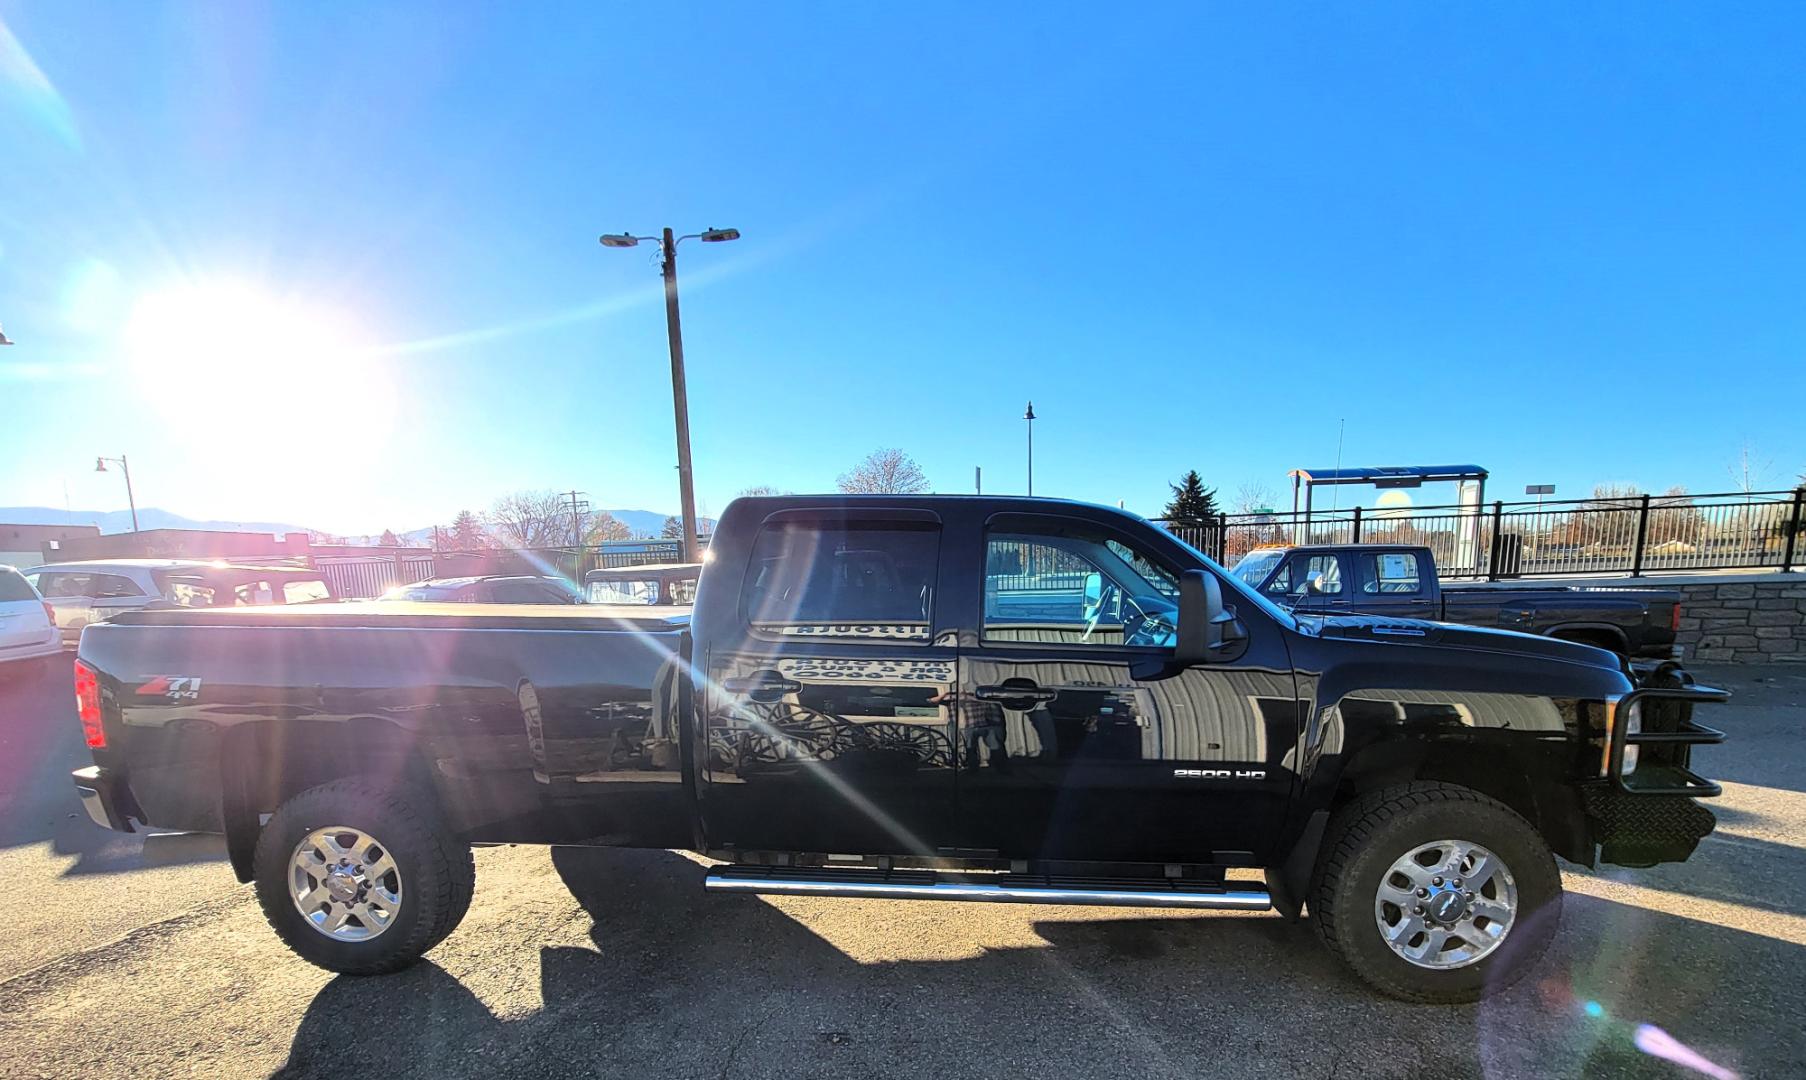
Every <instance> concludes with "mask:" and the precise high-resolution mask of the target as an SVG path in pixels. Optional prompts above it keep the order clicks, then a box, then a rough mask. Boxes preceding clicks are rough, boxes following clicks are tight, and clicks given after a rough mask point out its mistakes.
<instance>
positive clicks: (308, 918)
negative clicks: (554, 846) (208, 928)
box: [253, 779, 476, 975]
mask: <svg viewBox="0 0 1806 1080" xmlns="http://www.w3.org/2000/svg"><path fill="white" fill-rule="evenodd" d="M436 809H437V808H436V807H434V805H433V802H432V800H431V798H430V796H426V795H424V794H423V793H420V792H416V791H409V790H405V789H404V790H403V791H399V792H397V791H392V790H388V789H387V788H385V787H382V786H379V785H377V784H375V783H372V782H370V781H367V780H360V779H347V780H335V781H333V782H331V783H328V784H322V785H320V786H319V787H314V788H309V789H308V790H306V791H303V792H301V793H300V794H298V795H296V796H294V797H293V798H291V799H289V800H288V801H286V802H284V803H283V804H282V805H281V806H279V807H277V808H276V813H275V814H273V815H272V816H271V817H270V820H269V822H268V824H266V825H265V826H264V827H263V830H262V832H261V833H260V834H259V835H258V838H257V850H256V854H255V857H254V860H253V875H254V879H255V881H256V887H257V902H258V903H259V904H260V905H261V906H262V908H263V914H264V918H266V919H268V920H269V923H270V926H271V928H272V929H274V930H275V931H276V935H277V936H278V937H280V938H281V939H282V940H283V943H284V944H286V945H287V946H288V947H289V948H290V949H293V950H294V951H295V953H296V955H298V956H300V957H301V958H302V959H303V960H306V961H307V962H308V963H310V964H314V965H317V966H319V967H323V968H325V969H326V970H328V971H336V972H339V973H341V974H346V975H377V974H382V973H385V972H390V971H399V970H400V969H402V968H404V967H407V966H408V965H409V964H412V963H414V962H415V961H416V960H418V959H420V957H421V956H423V955H424V954H425V953H426V952H427V950H429V949H431V948H432V947H433V946H435V945H437V944H439V942H441V941H443V940H444V939H445V937H446V936H447V935H448V934H450V933H451V932H452V931H453V930H454V929H456V928H457V925H458V923H459V922H461V921H462V920H463V918H464V913H465V912H466V911H468V910H469V908H470V898H471V893H472V891H473V889H474V887H475V882H476V865H475V863H474V862H473V861H472V859H471V855H470V846H469V845H468V844H466V843H464V842H463V841H461V840H459V839H458V838H457V837H455V836H454V835H452V833H451V832H450V830H449V829H447V828H446V827H445V826H444V824H443V822H442V821H441V820H440V818H439V815H438V814H437V813H436Z"/></svg>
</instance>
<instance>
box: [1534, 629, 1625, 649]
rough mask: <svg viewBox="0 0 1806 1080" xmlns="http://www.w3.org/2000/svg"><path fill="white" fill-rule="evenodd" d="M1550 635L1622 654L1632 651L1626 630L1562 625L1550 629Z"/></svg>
mask: <svg viewBox="0 0 1806 1080" xmlns="http://www.w3.org/2000/svg"><path fill="white" fill-rule="evenodd" d="M1549 636H1550V637H1552V638H1555V639H1557V640H1560V641H1572V642H1575V643H1576V644H1579V645H1591V646H1593V647H1594V648H1596V649H1604V650H1606V651H1607V652H1615V653H1617V654H1618V655H1620V656H1624V655H1628V654H1629V652H1630V639H1629V638H1627V637H1626V636H1625V634H1624V631H1622V630H1617V629H1612V628H1608V627H1603V626H1574V627H1560V628H1558V629H1555V630H1551V631H1549Z"/></svg>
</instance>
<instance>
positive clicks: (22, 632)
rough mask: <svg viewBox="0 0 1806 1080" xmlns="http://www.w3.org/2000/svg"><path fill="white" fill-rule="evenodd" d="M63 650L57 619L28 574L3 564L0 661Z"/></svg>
mask: <svg viewBox="0 0 1806 1080" xmlns="http://www.w3.org/2000/svg"><path fill="white" fill-rule="evenodd" d="M62 651H63V638H62V635H61V634H60V633H59V632H58V631H57V628H56V618H55V616H54V614H53V613H52V612H51V610H50V605H49V604H48V603H46V602H45V600H44V598H43V597H42V596H39V595H38V591H37V590H36V589H34V588H32V587H31V582H29V581H27V580H26V579H25V575H23V574H21V573H19V572H18V571H17V570H15V569H13V568H12V567H10V566H0V664H11V663H14V662H15V661H25V660H36V659H38V658H40V657H45V656H55V655H57V654H58V653H60V652H62Z"/></svg>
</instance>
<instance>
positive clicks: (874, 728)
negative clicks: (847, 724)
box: [853, 721, 952, 766]
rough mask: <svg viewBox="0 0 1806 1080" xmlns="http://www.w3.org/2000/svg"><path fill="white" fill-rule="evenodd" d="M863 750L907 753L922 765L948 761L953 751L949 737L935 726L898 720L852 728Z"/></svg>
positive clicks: (939, 763) (943, 763)
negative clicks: (948, 741)
mask: <svg viewBox="0 0 1806 1080" xmlns="http://www.w3.org/2000/svg"><path fill="white" fill-rule="evenodd" d="M853 732H855V733H856V734H855V738H856V740H857V741H856V743H855V745H857V746H858V747H859V749H861V750H890V751H894V752H901V753H907V754H909V755H911V756H913V757H914V758H915V759H916V761H917V762H919V763H920V764H922V765H941V766H945V765H949V764H951V763H952V755H951V754H950V753H949V752H948V746H947V740H946V739H945V738H943V737H942V735H941V733H940V732H939V731H937V730H936V729H934V728H932V727H927V726H925V725H922V724H897V723H886V722H884V721H878V722H876V723H870V724H860V725H859V726H858V727H856V728H854V729H853Z"/></svg>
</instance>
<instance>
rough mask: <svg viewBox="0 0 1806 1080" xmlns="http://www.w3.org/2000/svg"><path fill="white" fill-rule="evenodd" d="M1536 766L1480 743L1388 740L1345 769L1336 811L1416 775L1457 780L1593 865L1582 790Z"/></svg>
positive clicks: (1555, 846) (1556, 847)
mask: <svg viewBox="0 0 1806 1080" xmlns="http://www.w3.org/2000/svg"><path fill="white" fill-rule="evenodd" d="M1534 771H1535V770H1534V769H1524V768H1513V767H1512V765H1511V759H1509V758H1506V759H1501V757H1500V756H1499V755H1498V754H1497V753H1494V752H1491V751H1488V750H1485V749H1481V748H1476V747H1434V748H1431V747H1425V746H1424V745H1423V744H1421V743H1407V742H1396V743H1382V744H1380V745H1379V746H1375V747H1371V748H1369V749H1368V750H1367V751H1365V752H1363V753H1362V754H1361V755H1360V756H1359V757H1357V758H1356V759H1355V760H1354V761H1352V762H1350V764H1349V766H1348V768H1347V769H1345V770H1344V771H1343V774H1342V778H1341V782H1340V783H1339V784H1338V786H1337V789H1336V798H1335V803H1334V805H1333V807H1332V810H1333V809H1340V808H1341V807H1342V806H1344V805H1346V804H1347V803H1350V802H1352V801H1354V800H1355V799H1358V798H1360V797H1361V796H1363V795H1366V794H1367V793H1369V792H1372V791H1376V790H1379V789H1381V788H1388V787H1394V786H1397V785H1399V784H1405V783H1409V782H1411V781H1413V780H1436V781H1441V782H1442V783H1445V784H1456V785H1459V786H1461V787H1464V788H1468V789H1469V790H1472V791H1477V792H1479V793H1480V794H1482V795H1485V796H1487V797H1489V798H1492V799H1496V800H1498V801H1499V802H1501V803H1504V804H1505V805H1506V806H1508V807H1510V808H1511V809H1512V810H1515V811H1516V812H1517V813H1518V814H1519V815H1521V816H1522V817H1523V818H1524V819H1525V820H1526V821H1528V822H1530V824H1531V825H1532V826H1534V827H1535V828H1536V830H1537V832H1539V833H1541V834H1542V836H1543V840H1544V841H1545V842H1546V843H1547V844H1548V845H1549V848H1550V850H1552V851H1554V852H1555V853H1556V854H1557V855H1560V856H1561V857H1562V858H1564V859H1567V860H1569V861H1570V862H1577V863H1581V864H1582V865H1586V866H1591V865H1593V857H1594V843H1593V835H1592V829H1591V827H1590V826H1589V824H1588V821H1587V816H1586V809H1585V807H1584V806H1583V805H1582V803H1581V799H1580V793H1579V792H1578V791H1577V790H1576V789H1575V788H1574V787H1573V786H1572V785H1570V784H1566V783H1562V782H1560V781H1549V780H1546V779H1544V780H1538V779H1537V778H1536V777H1535V776H1534V775H1533V774H1534Z"/></svg>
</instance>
